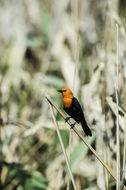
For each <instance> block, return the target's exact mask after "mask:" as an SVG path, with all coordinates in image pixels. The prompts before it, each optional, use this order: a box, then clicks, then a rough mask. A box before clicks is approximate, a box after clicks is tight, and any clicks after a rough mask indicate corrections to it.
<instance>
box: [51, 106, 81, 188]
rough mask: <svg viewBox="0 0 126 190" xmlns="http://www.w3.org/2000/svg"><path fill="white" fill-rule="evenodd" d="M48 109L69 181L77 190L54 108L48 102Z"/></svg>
mask: <svg viewBox="0 0 126 190" xmlns="http://www.w3.org/2000/svg"><path fill="white" fill-rule="evenodd" d="M50 109H51V112H52V117H53V121H54V124H55V127H56V131H57V134H58V138H59V141H60V144H61V147H62V151H63V154H64V156H65V160H66V164H67V167H68V171H69V174H70V177H71V181H72V184H73V187H74V190H77V188H76V185H75V181H74V178H73V175H72V171H71V168H70V164H69V160H68V157H67V154H66V151H65V148H64V144H63V141H62V137H61V134H60V130H59V126H58V123H57V121H56V117H55V113H54V108H53V106H52V104H50Z"/></svg>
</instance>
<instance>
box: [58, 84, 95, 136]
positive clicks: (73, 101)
mask: <svg viewBox="0 0 126 190" xmlns="http://www.w3.org/2000/svg"><path fill="white" fill-rule="evenodd" d="M57 91H58V92H61V93H62V95H63V109H64V110H65V112H66V113H67V114H68V115H70V116H71V117H72V118H73V119H74V120H75V121H76V122H77V123H79V122H80V123H81V125H82V128H83V130H84V132H85V134H86V135H87V136H88V135H89V136H92V133H91V130H90V129H89V127H88V125H87V122H86V120H85V118H84V114H83V111H82V108H81V106H80V103H79V102H78V100H77V98H75V97H74V96H73V93H72V91H71V90H70V89H69V88H62V89H61V90H57ZM68 119H70V117H67V118H66V121H67V120H68ZM74 125H75V123H74V124H72V125H71V127H74Z"/></svg>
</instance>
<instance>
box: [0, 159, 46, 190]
mask: <svg viewBox="0 0 126 190" xmlns="http://www.w3.org/2000/svg"><path fill="white" fill-rule="evenodd" d="M2 165H4V167H7V169H8V178H9V179H10V180H12V179H14V178H16V179H17V180H18V184H17V185H16V186H15V188H16V189H17V190H36V189H38V190H39V189H41V190H45V189H46V188H47V185H48V179H47V178H45V177H44V176H43V175H42V174H41V173H40V172H38V171H37V172H31V171H28V170H24V169H21V167H22V166H19V165H18V164H14V163H13V164H7V163H5V162H4V163H2ZM8 183H9V181H8V182H7V183H6V184H5V185H4V188H5V187H6V186H7V184H8Z"/></svg>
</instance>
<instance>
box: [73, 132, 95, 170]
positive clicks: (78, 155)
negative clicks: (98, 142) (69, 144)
mask: <svg viewBox="0 0 126 190" xmlns="http://www.w3.org/2000/svg"><path fill="white" fill-rule="evenodd" d="M86 140H87V142H88V143H89V144H92V143H93V142H94V140H95V133H93V135H92V137H86ZM88 150H89V149H88V147H87V146H86V145H85V144H84V142H81V143H80V144H79V145H77V147H75V149H74V150H73V152H72V153H71V156H70V164H71V169H72V171H73V172H75V171H76V168H77V165H78V164H79V162H80V160H81V159H82V158H84V157H85V156H86V155H87V153H88Z"/></svg>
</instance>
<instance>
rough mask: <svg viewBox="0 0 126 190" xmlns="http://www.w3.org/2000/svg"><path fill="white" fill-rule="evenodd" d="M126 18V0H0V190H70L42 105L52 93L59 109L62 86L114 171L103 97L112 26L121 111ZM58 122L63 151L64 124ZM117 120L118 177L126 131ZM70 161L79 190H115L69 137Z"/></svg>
mask: <svg viewBox="0 0 126 190" xmlns="http://www.w3.org/2000/svg"><path fill="white" fill-rule="evenodd" d="M125 18H126V2H125V0H111V1H109V0H102V1H98V0H94V1H86V0H60V1H58V0H22V1H16V0H11V1H9V0H1V1H0V28H1V29H0V172H1V175H0V189H4V190H66V189H67V190H68V186H67V184H68V179H69V174H68V171H67V167H66V164H65V159H64V155H63V153H62V150H61V146H60V144H59V140H58V137H57V134H56V130H55V127H54V124H53V121H52V116H51V113H50V110H49V106H48V103H47V101H46V99H45V95H47V94H48V95H50V96H51V98H52V99H53V100H54V101H55V103H56V104H57V105H58V106H59V107H60V108H61V109H62V97H61V96H60V95H59V94H58V93H57V91H56V90H57V89H61V88H63V87H69V88H71V89H72V90H73V92H74V95H75V96H76V97H78V99H79V101H80V102H81V105H82V107H83V109H84V113H85V117H86V120H87V122H88V124H89V126H90V128H91V130H92V132H93V136H92V137H86V138H87V141H88V142H89V143H90V144H91V145H92V146H93V147H94V148H95V149H96V151H97V153H98V154H99V155H100V156H101V157H102V158H103V159H104V161H105V162H106V163H107V164H108V166H109V167H110V168H111V169H112V170H113V172H114V173H116V116H115V114H114V113H113V112H112V110H111V109H110V106H108V104H107V102H106V97H107V96H111V97H112V98H113V101H115V82H116V43H117V42H116V23H118V25H119V55H120V58H119V61H120V62H119V63H120V65H119V105H120V107H122V108H123V110H124V111H125V110H126V98H125V97H126V64H125V59H126V35H125V27H126V19H125ZM56 117H57V121H58V122H59V125H60V127H61V135H62V138H63V142H64V145H65V148H66V151H67V153H68V152H69V146H68V145H69V126H67V124H65V122H64V121H63V119H62V118H61V116H60V115H59V114H57V113H56ZM120 117H121V119H122V120H121V121H120V140H121V142H120V143H121V149H120V153H121V171H122V161H123V159H122V158H123V147H124V146H123V142H124V133H125V131H126V130H125V121H124V118H123V117H124V115H120ZM77 127H78V129H79V130H80V131H81V127H79V126H77ZM82 134H83V135H85V134H84V133H83V132H82ZM70 163H71V168H72V171H73V174H74V178H75V183H76V186H77V189H78V190H82V189H85V190H98V189H99V190H106V189H109V190H114V189H115V182H114V181H113V179H112V178H111V177H110V176H109V175H108V173H107V172H106V171H105V170H104V168H103V167H102V165H101V164H100V163H99V161H97V160H96V159H95V157H94V156H93V155H92V153H91V152H90V151H89V150H88V148H87V147H86V146H85V145H84V144H83V143H82V142H81V141H80V139H79V138H78V137H77V136H76V134H74V133H73V132H71V156H70ZM121 171H120V173H121ZM72 189H73V187H72V184H71V182H70V190H72Z"/></svg>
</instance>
